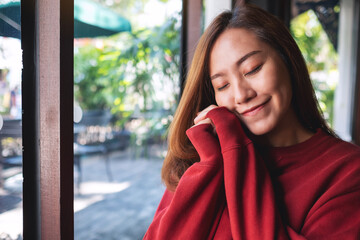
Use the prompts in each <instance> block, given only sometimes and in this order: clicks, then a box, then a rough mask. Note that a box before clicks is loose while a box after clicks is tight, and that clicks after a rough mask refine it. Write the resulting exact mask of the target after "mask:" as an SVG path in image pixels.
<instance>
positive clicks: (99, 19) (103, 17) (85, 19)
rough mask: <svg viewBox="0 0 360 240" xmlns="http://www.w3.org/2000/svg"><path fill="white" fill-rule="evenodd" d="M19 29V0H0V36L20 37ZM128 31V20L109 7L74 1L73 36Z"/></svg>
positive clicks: (96, 35) (79, 0)
mask: <svg viewBox="0 0 360 240" xmlns="http://www.w3.org/2000/svg"><path fill="white" fill-rule="evenodd" d="M23 1H26V0H23ZM20 30H21V28H20V1H19V0H0V36H5V37H14V38H20ZM130 31H131V25H130V22H129V21H128V20H127V19H125V18H123V17H122V16H120V15H119V14H117V13H115V12H113V11H111V10H110V9H108V8H106V7H103V6H102V5H100V4H98V3H95V2H93V1H91V0H75V1H74V37H75V38H92V37H100V36H110V35H113V34H115V33H119V32H130Z"/></svg>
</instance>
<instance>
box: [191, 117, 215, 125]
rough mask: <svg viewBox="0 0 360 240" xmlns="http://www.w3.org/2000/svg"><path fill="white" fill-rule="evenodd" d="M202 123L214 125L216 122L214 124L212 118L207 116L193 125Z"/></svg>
mask: <svg viewBox="0 0 360 240" xmlns="http://www.w3.org/2000/svg"><path fill="white" fill-rule="evenodd" d="M200 124H211V126H213V127H214V124H213V122H212V121H211V119H210V118H205V119H203V120H200V121H198V122H197V123H196V124H195V125H194V126H192V127H195V126H198V125H200Z"/></svg>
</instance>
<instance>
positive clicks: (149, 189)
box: [0, 149, 164, 240]
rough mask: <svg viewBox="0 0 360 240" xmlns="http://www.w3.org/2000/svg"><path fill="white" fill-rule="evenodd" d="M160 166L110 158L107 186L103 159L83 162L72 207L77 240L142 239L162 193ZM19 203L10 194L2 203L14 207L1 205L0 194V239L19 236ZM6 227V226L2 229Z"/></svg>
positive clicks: (156, 161)
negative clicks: (79, 181)
mask: <svg viewBox="0 0 360 240" xmlns="http://www.w3.org/2000/svg"><path fill="white" fill-rule="evenodd" d="M158 150H159V149H157V150H156V151H158ZM154 151H155V150H154ZM157 155H158V154H157ZM161 165H162V158H159V157H152V158H149V159H145V158H134V157H133V155H132V154H130V153H129V151H127V152H116V153H113V154H112V155H111V160H110V166H111V172H112V174H113V177H114V179H113V181H111V182H110V181H109V180H108V178H107V175H106V170H105V163H104V161H103V159H102V157H101V156H94V157H88V158H84V159H83V174H82V176H83V180H82V183H81V186H80V189H78V190H77V191H76V194H75V201H74V208H75V217H74V218H75V219H74V220H75V239H76V240H97V239H102V240H112V239H116V240H118V239H121V240H127V239H131V240H136V239H141V238H142V237H143V235H144V233H145V231H146V229H147V228H148V226H149V224H150V223H151V221H152V218H153V215H154V213H155V210H156V207H157V205H158V203H159V201H160V199H161V196H162V194H163V191H164V186H163V185H162V183H161V180H160V171H161ZM76 177H77V176H75V178H76ZM13 187H14V186H13ZM20 196H21V195H20ZM18 197H19V194H15V192H14V191H13V194H12V195H10V196H7V197H6V198H7V199H10V198H12V199H13V200H14V201H13V203H9V201H7V203H6V204H5V201H3V200H4V199H5V195H4V194H3V195H2V196H1V194H0V239H1V234H2V233H3V232H5V231H7V230H8V232H9V233H10V230H11V234H12V236H14V234H16V231H21V228H22V226H21V222H22V221H21V220H22V219H21V202H20V201H19V198H18ZM5 210H6V211H7V212H5ZM9 214H10V217H9ZM10 218H11V219H13V221H12V222H11V221H9V219H10ZM6 223H8V226H6V225H4V224H6ZM14 223H16V224H15V227H14ZM10 227H11V229H10ZM15 236H16V235H15Z"/></svg>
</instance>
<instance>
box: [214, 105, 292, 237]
mask: <svg viewBox="0 0 360 240" xmlns="http://www.w3.org/2000/svg"><path fill="white" fill-rule="evenodd" d="M207 117H209V118H210V119H211V120H212V122H213V123H214V125H215V127H216V132H217V134H218V136H219V141H220V145H221V151H222V154H223V159H224V160H223V161H224V182H225V193H226V200H227V205H228V209H229V217H230V226H231V232H232V235H233V238H234V239H254V240H256V239H259V240H260V239H261V240H266V239H271V240H272V239H288V236H287V233H286V231H285V229H284V226H283V223H282V222H281V219H280V215H279V213H278V211H277V208H276V202H275V196H274V191H273V187H272V182H271V179H270V176H269V174H268V172H267V168H266V166H265V165H264V163H263V162H262V161H261V159H259V158H258V156H256V153H255V150H254V146H253V144H252V142H251V141H250V139H248V137H247V136H246V135H245V133H244V131H243V129H242V126H241V123H240V121H239V119H238V118H237V117H236V116H235V115H234V114H233V113H231V112H229V111H228V110H227V109H226V108H224V107H221V108H216V109H214V110H211V111H210V112H209V113H208V114H207Z"/></svg>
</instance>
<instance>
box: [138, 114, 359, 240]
mask: <svg viewBox="0 0 360 240" xmlns="http://www.w3.org/2000/svg"><path fill="white" fill-rule="evenodd" d="M207 117H209V118H210V119H211V120H212V121H213V123H214V125H215V127H216V132H217V134H218V138H216V137H215V136H214V135H213V133H212V126H211V125H210V124H202V125H198V126H195V127H193V128H190V129H189V130H188V131H187V135H188V137H189V139H190V140H191V142H192V144H193V145H194V147H195V148H196V150H197V152H198V153H199V155H200V162H198V163H195V164H193V165H192V166H191V167H190V168H188V169H187V171H186V172H185V173H184V175H183V176H182V177H181V179H180V182H179V184H178V186H177V188H176V191H175V192H170V191H168V190H166V191H165V194H164V196H163V198H162V200H161V202H160V205H159V207H158V209H157V211H156V213H155V217H154V220H153V222H152V224H151V225H150V227H149V229H148V231H147V233H146V234H145V236H144V239H161V240H167V239H186V240H187V239H190V240H192V239H194V240H197V239H221V240H226V239H250V240H253V239H254V240H266V239H271V240H272V239H295V240H299V239H326V240H330V239H334V240H335V239H336V240H339V239H341V240H342V239H346V240H350V239H354V240H355V239H356V240H359V239H360V148H359V147H357V146H355V145H352V144H350V143H347V142H344V141H341V140H339V139H336V138H334V137H331V136H328V135H327V134H326V133H324V132H323V131H321V130H319V131H318V132H317V133H316V134H315V135H314V136H313V137H312V138H310V139H309V140H307V141H305V142H303V143H300V144H297V145H294V146H290V147H281V148H271V149H267V150H264V149H263V148H259V149H260V151H259V150H256V149H255V147H254V144H253V143H252V142H251V140H250V139H249V138H248V137H247V136H246V135H245V133H244V132H243V130H242V127H241V124H240V121H239V120H238V118H237V117H236V116H235V115H234V114H232V113H230V112H229V111H228V110H227V109H226V108H217V109H214V110H212V111H210V112H209V113H208V115H207Z"/></svg>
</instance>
